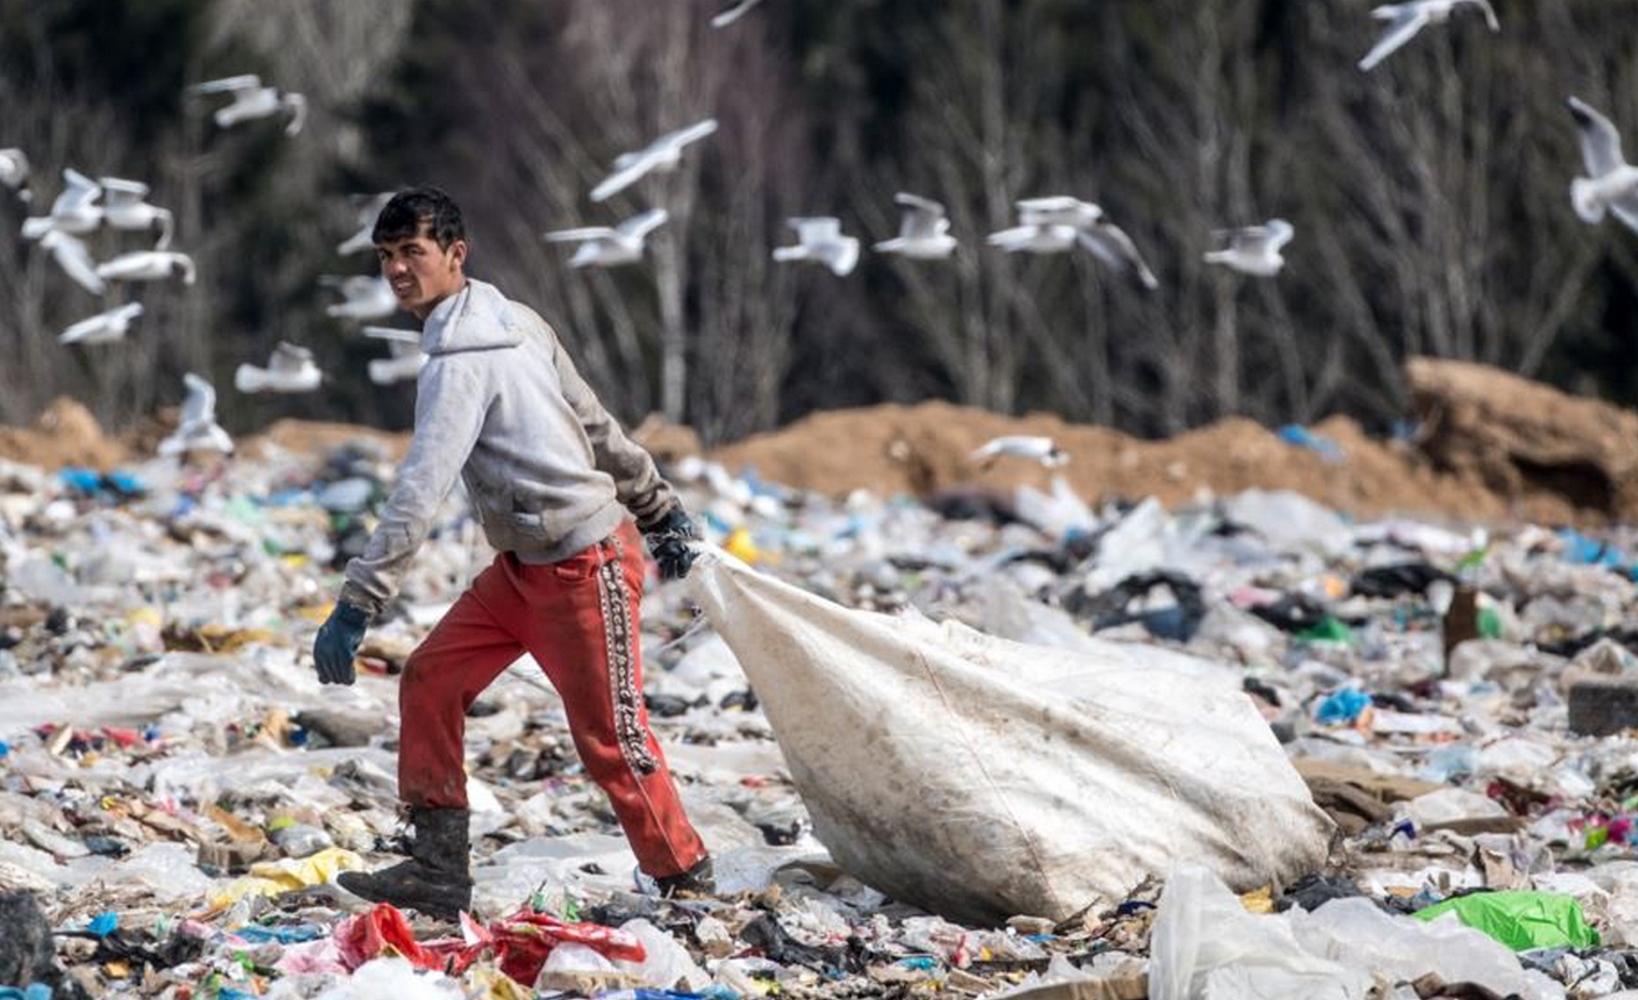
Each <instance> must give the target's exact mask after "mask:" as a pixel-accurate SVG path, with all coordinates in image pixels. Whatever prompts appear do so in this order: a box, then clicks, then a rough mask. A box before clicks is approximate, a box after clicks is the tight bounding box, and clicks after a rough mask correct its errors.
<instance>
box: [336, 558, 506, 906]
mask: <svg viewBox="0 0 1638 1000" xmlns="http://www.w3.org/2000/svg"><path fill="white" fill-rule="evenodd" d="M505 558H506V557H505V556H502V557H501V558H499V559H497V560H496V561H495V563H494V564H492V565H491V566H490V567H489V568H488V569H486V570H484V571H483V572H482V573H480V574H479V575H478V579H476V580H474V581H473V583H472V586H471V587H470V588H469V589H468V590H467V591H466V593H464V594H462V595H461V597H460V599H459V600H458V601H456V602H455V606H454V607H452V608H450V609H449V613H448V614H446V615H444V618H443V620H442V621H440V622H439V623H438V625H437V626H436V627H435V628H434V629H433V630H432V633H431V634H430V635H428V636H427V637H426V639H425V640H424V641H423V642H422V643H421V645H419V646H417V647H416V649H415V652H413V653H411V654H410V657H409V661H408V662H407V663H406V664H405V665H404V676H403V678H402V680H401V682H400V684H399V688H398V705H399V713H400V715H401V717H402V718H401V719H400V722H399V739H398V797H399V798H400V799H402V800H403V801H404V803H405V804H406V805H408V806H409V813H410V819H411V822H413V823H414V825H415V839H414V840H413V841H412V842H411V845H410V859H409V860H408V861H404V862H401V863H399V864H396V865H393V866H392V867H390V868H387V869H384V870H382V871H377V872H368V873H366V872H342V873H341V874H340V875H339V876H337V881H338V882H339V883H340V885H341V887H342V888H344V889H346V890H347V891H348V892H351V893H353V894H354V895H356V896H360V897H362V898H364V899H367V900H370V901H371V902H377V903H391V904H393V905H394V906H398V907H401V908H414V909H416V910H420V911H421V912H423V913H429V914H432V915H434V916H439V917H445V918H449V919H453V918H454V917H455V916H456V914H457V913H459V912H460V911H461V910H465V909H468V908H470V907H471V905H472V877H471V844H470V842H469V839H468V836H467V824H468V820H469V819H470V814H469V813H468V811H467V803H466V767H465V759H464V757H465V754H464V752H463V746H462V744H463V742H464V738H465V735H466V711H467V709H469V708H471V707H472V702H473V701H474V700H475V699H476V698H477V697H478V695H479V693H480V692H482V691H483V689H484V688H486V687H488V686H489V684H490V683H491V682H492V681H494V679H495V677H496V676H497V675H499V674H500V672H501V671H502V670H505V669H506V667H507V665H508V664H510V663H511V662H512V661H513V660H515V659H517V657H518V654H520V653H522V652H523V646H522V645H521V644H520V643H519V642H518V640H517V639H516V638H514V637H513V636H512V634H511V633H510V632H509V631H508V630H507V629H506V628H505V627H503V626H502V625H501V621H502V620H503V616H506V615H507V613H508V612H509V611H515V609H516V607H517V605H518V600H517V595H516V594H515V593H513V592H512V591H511V590H510V583H509V580H508V577H507V574H506V573H505V572H504V571H503V570H502V569H501V564H502V561H503V560H504V559H505Z"/></svg>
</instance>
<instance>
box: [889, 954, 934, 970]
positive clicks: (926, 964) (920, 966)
mask: <svg viewBox="0 0 1638 1000" xmlns="http://www.w3.org/2000/svg"><path fill="white" fill-rule="evenodd" d="M898 964H899V965H900V966H901V967H902V968H906V969H914V970H915V971H917V972H932V971H933V970H934V969H937V968H938V959H936V958H934V957H933V956H931V955H911V956H910V957H909V958H901V959H899V962H898Z"/></svg>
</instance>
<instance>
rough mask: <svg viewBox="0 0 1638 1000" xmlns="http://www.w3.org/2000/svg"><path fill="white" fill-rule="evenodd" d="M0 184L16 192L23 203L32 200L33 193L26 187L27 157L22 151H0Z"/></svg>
mask: <svg viewBox="0 0 1638 1000" xmlns="http://www.w3.org/2000/svg"><path fill="white" fill-rule="evenodd" d="M0 184H4V185H5V186H6V187H9V188H11V189H12V190H13V191H16V192H17V197H18V198H19V199H20V200H22V201H23V202H25V203H27V202H30V201H33V200H34V192H33V191H31V190H29V187H28V156H26V155H25V154H24V153H23V151H22V150H20V149H0Z"/></svg>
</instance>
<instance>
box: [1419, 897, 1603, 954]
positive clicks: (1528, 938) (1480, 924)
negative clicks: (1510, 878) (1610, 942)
mask: <svg viewBox="0 0 1638 1000" xmlns="http://www.w3.org/2000/svg"><path fill="white" fill-rule="evenodd" d="M1447 913H1454V914H1456V919H1458V920H1460V921H1461V922H1462V923H1463V924H1465V925H1467V926H1468V927H1472V928H1474V929H1476V930H1481V931H1483V932H1485V933H1486V934H1488V935H1490V936H1491V937H1493V938H1495V939H1496V940H1497V941H1500V942H1501V943H1502V944H1505V945H1506V946H1507V947H1509V948H1511V949H1513V950H1514V951H1528V950H1529V949H1531V948H1563V947H1566V946H1567V947H1571V948H1591V947H1593V946H1595V945H1597V944H1598V932H1597V931H1595V930H1593V929H1592V928H1591V927H1588V926H1587V918H1586V915H1585V914H1583V913H1582V912H1581V904H1580V903H1579V902H1577V901H1576V899H1575V897H1573V896H1560V895H1556V894H1554V893H1550V892H1532V891H1529V890H1526V889H1515V890H1512V891H1509V892H1475V893H1472V894H1471V895H1467V896H1458V897H1456V898H1455V899H1447V900H1445V901H1444V902H1443V903H1435V904H1434V905H1432V906H1429V907H1427V908H1426V909H1422V910H1417V911H1416V919H1418V920H1437V919H1439V918H1440V917H1442V916H1444V915H1445V914H1447Z"/></svg>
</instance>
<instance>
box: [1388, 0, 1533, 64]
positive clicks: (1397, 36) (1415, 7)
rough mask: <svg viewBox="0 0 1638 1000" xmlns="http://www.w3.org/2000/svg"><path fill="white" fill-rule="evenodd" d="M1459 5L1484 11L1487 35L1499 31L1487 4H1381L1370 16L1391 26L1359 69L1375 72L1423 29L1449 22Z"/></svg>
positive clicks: (1420, 0) (1437, 0)
mask: <svg viewBox="0 0 1638 1000" xmlns="http://www.w3.org/2000/svg"><path fill="white" fill-rule="evenodd" d="M1463 4H1473V5H1474V6H1475V7H1478V8H1479V9H1480V10H1482V11H1484V20H1485V23H1486V24H1488V25H1490V30H1491V31H1500V30H1501V23H1500V22H1499V21H1497V20H1496V11H1495V8H1493V7H1491V6H1490V0H1410V2H1409V3H1390V4H1383V5H1382V6H1380V7H1378V8H1376V9H1375V10H1373V11H1371V16H1372V17H1374V18H1376V19H1377V20H1378V21H1391V22H1392V23H1391V24H1389V25H1388V30H1387V31H1385V32H1383V33H1382V37H1381V38H1379V39H1377V42H1376V45H1374V46H1372V47H1371V51H1369V52H1367V53H1366V54H1365V58H1363V59H1361V60H1360V61H1359V68H1360V69H1362V70H1365V71H1367V72H1369V71H1370V70H1372V69H1375V68H1376V65H1377V63H1380V62H1381V61H1382V60H1384V59H1386V58H1388V57H1389V56H1391V55H1393V54H1394V53H1395V52H1397V51H1399V49H1400V47H1401V46H1403V45H1404V44H1405V43H1406V42H1408V41H1410V40H1411V39H1412V38H1415V37H1416V33H1417V32H1418V31H1421V30H1422V29H1423V28H1424V27H1426V26H1428V25H1430V24H1443V23H1445V22H1446V21H1448V20H1450V15H1451V14H1452V13H1454V12H1455V10H1456V8H1457V7H1460V6H1462V5H1463Z"/></svg>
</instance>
